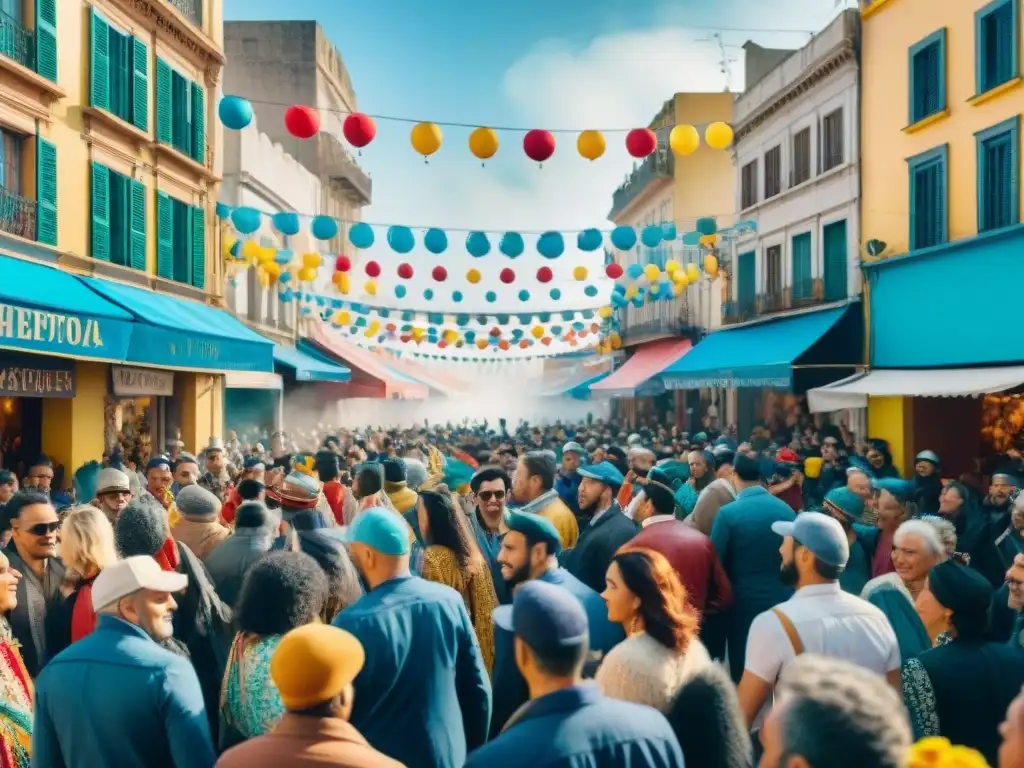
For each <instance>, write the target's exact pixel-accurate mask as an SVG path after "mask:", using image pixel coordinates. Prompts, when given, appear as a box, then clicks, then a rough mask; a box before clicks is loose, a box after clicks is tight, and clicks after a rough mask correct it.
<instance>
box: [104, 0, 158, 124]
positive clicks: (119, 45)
mask: <svg viewBox="0 0 1024 768" xmlns="http://www.w3.org/2000/svg"><path fill="white" fill-rule="evenodd" d="M89 32H90V58H89V61H90V71H89V103H90V105H91V106H93V107H96V108H97V109H103V110H106V111H107V112H110V113H111V114H113V115H116V116H117V117H119V118H121V119H122V120H124V121H125V122H126V123H131V124H132V125H134V126H135V127H136V128H138V129H139V130H142V131H148V130H149V47H148V46H147V45H146V44H145V43H144V42H142V41H141V40H138V39H136V38H134V37H132V36H131V35H128V34H126V33H124V32H121V31H120V30H118V29H117V28H115V27H113V26H111V24H110V23H109V22H108V21H107V20H106V19H105V18H103V17H102V16H101V15H100V14H98V13H97V12H96V11H95V10H93V11H91V20H90V30H89Z"/></svg>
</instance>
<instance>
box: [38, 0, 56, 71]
mask: <svg viewBox="0 0 1024 768" xmlns="http://www.w3.org/2000/svg"><path fill="white" fill-rule="evenodd" d="M35 38H36V72H37V73H38V74H40V75H42V76H43V77H45V78H46V79H47V80H49V81H50V82H51V83H56V82H57V0H36V28H35Z"/></svg>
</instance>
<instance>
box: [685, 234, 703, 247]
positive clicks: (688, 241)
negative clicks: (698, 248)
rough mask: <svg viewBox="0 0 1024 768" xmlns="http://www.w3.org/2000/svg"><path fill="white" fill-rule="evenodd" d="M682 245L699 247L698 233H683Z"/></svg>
mask: <svg viewBox="0 0 1024 768" xmlns="http://www.w3.org/2000/svg"><path fill="white" fill-rule="evenodd" d="M683 245H700V232H684V233H683Z"/></svg>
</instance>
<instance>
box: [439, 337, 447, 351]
mask: <svg viewBox="0 0 1024 768" xmlns="http://www.w3.org/2000/svg"><path fill="white" fill-rule="evenodd" d="M447 346H448V342H447V341H445V340H444V339H441V340H440V341H439V342H437V348H438V349H444V348H445V347H447Z"/></svg>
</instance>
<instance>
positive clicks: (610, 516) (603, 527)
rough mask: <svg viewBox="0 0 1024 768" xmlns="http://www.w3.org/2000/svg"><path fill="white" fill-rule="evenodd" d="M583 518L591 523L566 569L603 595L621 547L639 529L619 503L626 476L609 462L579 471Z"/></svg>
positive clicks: (579, 540) (566, 563)
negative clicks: (614, 559)
mask: <svg viewBox="0 0 1024 768" xmlns="http://www.w3.org/2000/svg"><path fill="white" fill-rule="evenodd" d="M579 473H580V475H582V476H583V482H582V483H580V515H581V517H582V518H583V519H587V520H589V522H587V523H586V524H585V525H584V526H583V530H582V531H580V537H579V539H578V540H577V541H576V546H575V547H574V548H573V549H571V550H569V551H568V552H567V553H566V554H565V560H564V561H563V565H564V566H565V567H566V568H567V569H568V570H569V572H570V573H572V575H573V576H575V577H576V578H577V579H579V580H580V581H582V582H583V583H584V584H586V585H587V586H588V587H590V588H591V589H593V590H594V591H595V592H603V591H604V587H605V580H604V576H605V573H606V572H607V571H608V566H609V565H611V562H612V558H613V557H614V556H615V553H616V552H618V551H619V547H621V546H622V545H623V544H625V543H626V542H627V541H629V540H630V539H632V538H633V537H634V536H636V526H635V525H634V524H633V521H632V520H630V519H629V518H628V517H626V515H625V514H624V513H623V511H622V510H621V509H619V505H618V504H616V503H615V494H616V493H617V492H618V490H619V487H620V486H621V485H622V474H621V473H620V472H619V470H617V469H616V468H615V467H613V466H612V465H611V464H610V463H608V462H607V461H605V462H602V463H601V464H597V465H594V466H590V467H583V468H581V469H580V470H579Z"/></svg>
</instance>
